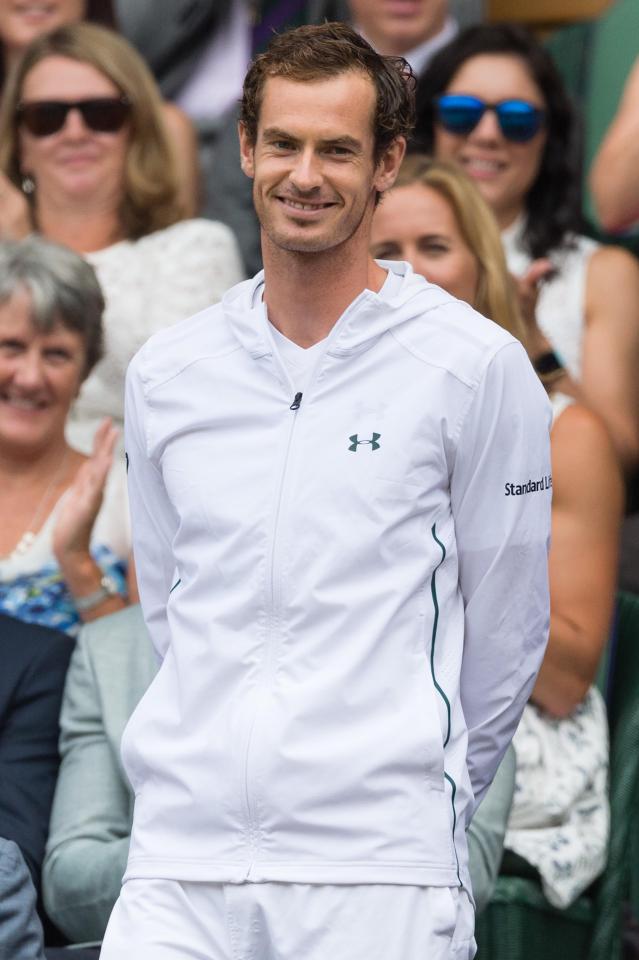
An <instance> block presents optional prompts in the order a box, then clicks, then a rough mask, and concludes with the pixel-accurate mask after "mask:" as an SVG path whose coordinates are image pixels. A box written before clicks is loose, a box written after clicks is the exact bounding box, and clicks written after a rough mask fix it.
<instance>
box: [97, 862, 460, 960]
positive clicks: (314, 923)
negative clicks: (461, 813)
mask: <svg viewBox="0 0 639 960" xmlns="http://www.w3.org/2000/svg"><path fill="white" fill-rule="evenodd" d="M474 919H475V918H474V910H473V906H472V903H471V901H470V898H469V897H468V895H467V894H466V892H465V891H464V890H461V889H458V888H456V887H453V888H450V887H413V886H402V885H398V884H393V885H390V884H360V885H347V884H342V885H334V886H329V885H326V884H299V883H241V884H226V883H202V882H183V881H178V880H147V879H140V880H128V881H127V882H126V883H125V884H124V886H123V888H122V892H121V894H120V898H119V899H118V901H117V903H116V905H115V907H114V908H113V913H112V914H111V919H110V920H109V925H108V927H107V931H106V934H105V937H104V943H103V945H102V952H101V954H100V960H132V958H134V960H472V957H473V956H474V955H475V940H474V937H473V929H474Z"/></svg>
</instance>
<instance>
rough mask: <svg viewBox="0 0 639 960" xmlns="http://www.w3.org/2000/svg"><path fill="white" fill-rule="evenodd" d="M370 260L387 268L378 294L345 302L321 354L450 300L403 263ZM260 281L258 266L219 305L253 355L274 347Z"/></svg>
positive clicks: (355, 349) (365, 343) (369, 341)
mask: <svg viewBox="0 0 639 960" xmlns="http://www.w3.org/2000/svg"><path fill="white" fill-rule="evenodd" d="M376 262H377V263H378V264H379V265H380V266H381V267H382V268H383V269H385V270H387V271H388V272H389V277H388V278H387V279H386V281H385V282H384V284H383V286H382V288H381V290H380V291H379V293H374V292H373V291H372V290H368V289H366V290H363V291H362V292H361V293H360V294H359V296H357V297H356V298H355V299H354V300H353V302H352V303H351V304H349V306H348V307H347V308H346V310H345V311H344V313H343V314H342V315H341V317H340V318H339V319H338V320H337V322H336V323H335V326H334V327H333V329H332V330H331V332H330V333H329V335H328V337H327V343H326V353H328V354H330V355H332V356H336V357H340V356H349V355H351V354H356V353H361V352H363V351H364V350H368V348H369V347H371V346H372V345H373V343H374V342H375V341H376V340H377V339H378V338H379V337H380V336H382V334H384V333H386V332H387V331H388V330H392V329H394V328H395V327H398V326H399V325H400V324H403V323H405V322H406V321H408V320H412V319H413V318H415V317H417V316H423V315H424V313H425V312H426V311H428V310H432V309H434V308H435V307H438V306H441V305H442V304H444V303H450V302H451V301H453V297H451V296H450V294H448V293H446V291H444V290H442V289H441V287H437V286H435V284H432V283H428V281H427V280H425V279H424V278H423V277H422V276H420V275H419V274H416V273H414V271H413V269H412V267H411V266H410V264H409V263H406V262H404V261H390V260H378V261H376ZM391 275H392V276H391ZM396 278H399V283H398V282H397V279H396ZM263 284H264V271H263V270H261V271H260V272H259V273H258V274H256V275H255V276H254V277H253V278H252V279H251V280H245V281H244V282H243V283H239V284H237V286H235V287H233V288H232V289H231V290H229V291H228V293H227V294H226V295H225V296H224V298H223V299H222V310H223V312H224V315H225V316H226V318H227V320H228V321H229V323H230V324H231V327H232V329H233V331H234V333H235V335H236V337H237V338H238V340H239V341H240V343H241V344H242V346H243V347H244V348H245V349H246V350H248V352H249V353H250V354H251V356H253V357H255V358H257V357H263V356H267V355H269V354H271V353H273V351H274V349H275V347H274V341H273V337H272V334H271V331H270V324H269V321H268V317H267V314H266V306H265V304H264V302H263V301H262V297H261V295H260V294H259V288H260V287H261V286H263Z"/></svg>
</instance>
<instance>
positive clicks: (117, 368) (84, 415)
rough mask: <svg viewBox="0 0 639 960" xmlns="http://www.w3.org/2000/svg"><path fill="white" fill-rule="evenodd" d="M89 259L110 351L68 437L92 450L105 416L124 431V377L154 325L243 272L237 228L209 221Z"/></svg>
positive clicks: (218, 292)
mask: <svg viewBox="0 0 639 960" xmlns="http://www.w3.org/2000/svg"><path fill="white" fill-rule="evenodd" d="M86 259H87V260H88V261H89V262H90V263H91V264H93V266H94V267H95V269H96V272H97V274H98V278H99V280H100V283H101V285H102V289H103V291H104V296H105V299H106V310H105V314H104V331H105V352H104V358H103V359H102V360H101V361H100V363H99V364H98V365H97V366H96V367H95V369H94V370H93V371H92V373H91V374H90V375H89V377H88V379H87V380H86V381H85V383H84V384H83V386H82V390H81V391H80V396H79V397H78V400H77V401H76V403H75V405H74V408H73V410H72V412H71V416H70V417H69V421H68V428H67V436H68V439H69V442H70V443H71V444H72V445H73V446H74V447H76V448H77V449H78V450H81V451H82V452H84V453H89V452H90V450H91V443H92V439H93V434H94V432H95V429H96V427H97V426H98V424H99V423H100V421H101V420H102V419H103V417H106V416H110V417H112V418H113V421H114V423H115V425H116V426H117V427H119V428H120V430H122V424H123V418H124V375H125V373H126V369H127V366H128V365H129V361H130V360H131V358H132V357H133V355H134V353H136V352H137V351H138V350H139V348H140V347H141V346H142V345H143V344H144V343H145V342H146V340H148V338H149V337H150V336H151V334H153V333H155V332H156V330H160V329H161V328H162V327H166V326H168V325H169V324H172V323H175V322H176V321H178V320H182V319H184V318H186V317H189V316H191V315H192V314H194V313H197V312H198V311H199V310H203V309H204V307H207V306H209V305H210V304H212V303H216V302H217V301H218V300H220V299H221V297H222V295H223V294H224V293H225V291H226V290H227V289H228V288H229V287H231V286H233V284H235V283H237V282H238V281H239V280H241V279H242V278H243V269H242V264H241V260H240V255H239V251H238V247H237V244H236V241H235V238H234V236H233V234H232V233H231V231H230V230H229V228H228V227H226V226H224V225H223V224H221V223H215V222H213V221H211V220H185V221H182V222H181V223H176V224H174V225H173V226H171V227H168V228H167V229H166V230H158V231H157V232H156V233H151V234H149V235H148V236H146V237H142V238H141V239H140V240H135V241H131V240H123V241H121V242H120V243H116V244H113V246H111V247H107V248H106V249H104V250H98V251H97V252H96V253H89V254H87V255H86Z"/></svg>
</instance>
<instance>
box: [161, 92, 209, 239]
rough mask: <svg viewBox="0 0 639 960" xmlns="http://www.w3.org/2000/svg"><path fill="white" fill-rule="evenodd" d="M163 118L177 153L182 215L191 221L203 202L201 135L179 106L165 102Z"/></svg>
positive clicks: (171, 144) (174, 154)
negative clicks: (199, 140) (199, 139)
mask: <svg viewBox="0 0 639 960" xmlns="http://www.w3.org/2000/svg"><path fill="white" fill-rule="evenodd" d="M162 115H163V117H164V125H165V127H166V130H167V134H168V137H169V144H170V146H171V150H172V151H173V159H174V161H175V168H176V171H177V176H178V185H179V200H180V206H181V208H182V215H183V217H184V219H185V220H188V219H189V218H191V217H194V216H196V214H197V213H198V211H199V209H200V207H201V199H202V198H201V192H202V191H201V183H200V162H199V159H198V144H197V134H196V132H195V127H194V126H193V124H192V123H191V121H190V120H189V118H188V117H187V115H186V114H185V113H184V111H183V110H180V108H179V107H176V106H175V104H173V103H167V102H164V104H163V108H162Z"/></svg>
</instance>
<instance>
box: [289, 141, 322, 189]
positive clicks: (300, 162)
mask: <svg viewBox="0 0 639 960" xmlns="http://www.w3.org/2000/svg"><path fill="white" fill-rule="evenodd" d="M290 181H291V183H292V184H293V185H294V186H295V187H297V189H298V190H299V191H300V192H303V193H307V192H308V191H309V190H316V189H317V188H318V187H321V185H322V170H321V161H320V159H319V158H318V157H317V155H316V154H315V153H314V151H313V150H311V149H309V150H301V151H300V152H299V154H298V155H297V157H296V162H295V165H294V167H293V169H292V170H291V174H290Z"/></svg>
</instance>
